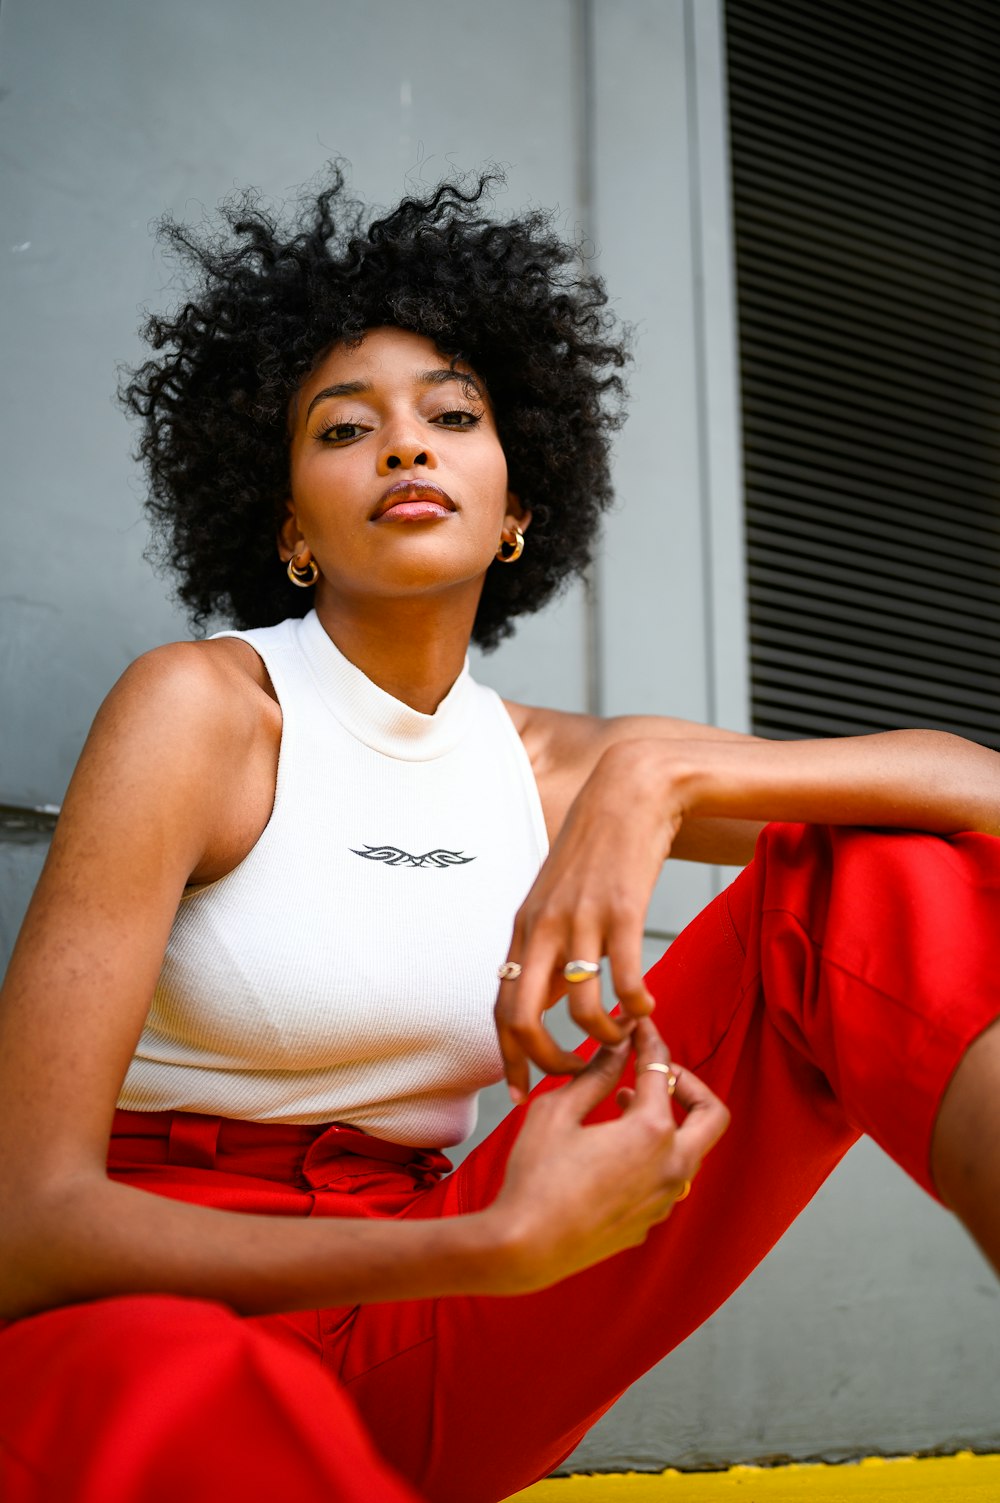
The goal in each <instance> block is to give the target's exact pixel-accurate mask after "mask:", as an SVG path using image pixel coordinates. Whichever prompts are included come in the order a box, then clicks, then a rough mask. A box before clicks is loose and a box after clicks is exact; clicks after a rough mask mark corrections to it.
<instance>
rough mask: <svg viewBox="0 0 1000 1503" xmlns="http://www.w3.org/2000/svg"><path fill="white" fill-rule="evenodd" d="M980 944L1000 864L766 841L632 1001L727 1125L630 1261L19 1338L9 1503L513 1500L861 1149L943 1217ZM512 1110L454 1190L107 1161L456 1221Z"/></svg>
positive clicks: (320, 1203) (2, 1491) (249, 1151)
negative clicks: (936, 1171)
mask: <svg viewBox="0 0 1000 1503" xmlns="http://www.w3.org/2000/svg"><path fill="white" fill-rule="evenodd" d="M998 933H1000V840H994V839H992V838H991V837H988V836H983V835H961V836H955V837H952V838H949V839H940V838H937V837H934V836H927V835H916V834H909V833H892V834H876V833H871V832H862V831H854V830H829V829H826V828H806V827H802V826H798V825H781V826H771V827H770V828H769V829H768V830H766V831H765V833H764V835H763V836H762V837H761V841H760V844H759V846H758V851H757V856H756V859H755V860H754V862H753V864H752V865H751V866H750V867H748V868H747V870H746V871H745V872H744V873H743V874H742V875H741V876H740V877H739V878H738V879H737V880H736V882H735V883H734V884H733V886H732V887H731V888H730V889H729V890H728V892H726V893H724V894H723V895H722V896H721V897H720V898H718V899H716V901H715V902H713V903H712V904H710V906H709V907H708V908H707V909H706V910H705V911H704V912H703V913H702V914H701V915H700V916H699V917H698V918H697V919H696V920H695V921H694V923H692V924H691V925H690V926H689V927H688V928H687V929H686V930H685V931H684V933H683V934H682V935H681V936H680V938H679V939H678V940H676V941H675V943H674V944H673V945H672V946H671V948H670V949H669V950H668V952H667V953H666V955H665V956H664V957H663V959H662V960H661V961H660V962H659V964H658V965H656V966H655V967H654V969H653V971H652V972H651V974H650V977H649V984H650V986H651V988H652V991H653V993H654V995H655V996H656V997H657V1011H656V1020H657V1023H658V1024H659V1026H660V1028H661V1030H662V1032H663V1034H664V1037H665V1038H666V1040H667V1042H668V1044H669V1045H670V1048H671V1050H672V1051H673V1055H674V1057H675V1059H677V1060H678V1061H679V1062H680V1063H681V1064H683V1065H686V1066H689V1067H690V1068H691V1069H693V1070H695V1071H696V1072H697V1073H698V1074H699V1075H700V1076H701V1078H702V1079H703V1080H705V1081H706V1082H707V1083H708V1084H709V1085H710V1086H711V1087H712V1088H713V1089H714V1090H715V1091H716V1092H717V1093H718V1094H719V1095H720V1096H721V1097H722V1098H723V1099H724V1100H725V1101H727V1102H728V1104H729V1106H730V1109H731V1112H732V1125H731V1127H730V1129H729V1132H728V1133H727V1134H726V1136H725V1137H724V1138H723V1139H722V1141H721V1142H720V1143H719V1145H718V1146H717V1147H716V1148H715V1149H714V1150H713V1151H712V1153H711V1154H710V1155H709V1157H708V1158H707V1160H706V1161H705V1164H704V1166H703V1168H702V1170H701V1172H700V1173H699V1175H698V1177H697V1178H696V1180H695V1182H694V1187H693V1190H692V1193H691V1195H690V1198H689V1199H687V1200H685V1201H683V1202H681V1203H679V1204H678V1205H677V1206H676V1208H675V1210H674V1212H673V1213H672V1215H671V1216H670V1218H669V1219H668V1220H667V1221H666V1222H664V1223H663V1224H661V1225H660V1226H658V1227H656V1228H654V1229H653V1230H652V1232H651V1233H650V1235H649V1237H648V1238H647V1240H646V1242H645V1243H644V1244H643V1246H642V1247H639V1248H636V1249H633V1250H631V1251H629V1252H625V1253H621V1254H619V1255H618V1256H617V1257H615V1258H613V1259H610V1260H608V1261H607V1262H605V1263H603V1264H599V1265H598V1266H597V1267H594V1268H591V1269H588V1270H587V1271H586V1272H584V1273H580V1274H577V1275H574V1276H573V1277H572V1278H569V1279H567V1280H565V1281H564V1282H563V1283H561V1284H559V1285H557V1286H555V1287H554V1288H552V1289H548V1290H545V1291H544V1292H542V1293H539V1294H534V1295H529V1296H521V1297H517V1298H483V1297H478V1298H460V1297H455V1298H449V1299H439V1300H422V1301H421V1300H415V1301H410V1302H405V1301H403V1302H399V1303H393V1304H384V1305H368V1306H365V1307H362V1308H354V1309H346V1308H345V1309H330V1310H319V1311H310V1312H305V1313H296V1314H290V1315H276V1316H268V1317H265V1318H251V1319H245V1318H241V1317H239V1316H237V1315H236V1314H235V1313H234V1312H233V1311H231V1310H229V1309H228V1308H227V1307H225V1306H223V1305H220V1304H216V1303H213V1302H209V1301H204V1300H199V1299H193V1298H192V1299H185V1298H177V1297H172V1296H164V1295H148V1296H141V1297H136V1296H126V1297H120V1298H117V1299H110V1300H101V1301H96V1302H94V1303H92V1304H87V1305H77V1306H71V1307H66V1308H63V1309H57V1310H52V1311H49V1312H47V1313H45V1314H42V1315H37V1316H33V1317H30V1318H28V1319H25V1320H21V1321H18V1322H15V1323H13V1324H11V1325H9V1326H8V1327H7V1328H6V1330H5V1331H3V1333H2V1334H0V1496H2V1497H3V1498H4V1500H5V1503H56V1500H58V1503H168V1500H169V1503H176V1500H177V1499H178V1498H183V1499H184V1500H185V1503H209V1500H211V1503H219V1500H220V1499H225V1498H228V1497H234V1498H240V1499H241V1500H257V1499H261V1500H263V1499H268V1500H270V1499H272V1498H273V1497H274V1496H276V1495H278V1496H282V1497H283V1498H287V1499H289V1500H294V1503H298V1500H303V1503H304V1500H313V1499H315V1500H320V1499H323V1500H325V1503H331V1500H338V1503H377V1500H383V1503H405V1500H408V1503H413V1500H415V1499H416V1498H418V1497H424V1498H427V1499H432V1500H435V1503H487V1500H493V1499H499V1498H503V1497H506V1496H507V1495H508V1494H509V1493H511V1492H514V1491H516V1490H517V1489H519V1488H522V1487H525V1486H527V1485H528V1484H529V1483H530V1482H532V1481H533V1480H535V1479H536V1478H538V1477H540V1476H543V1475H545V1474H546V1473H547V1472H548V1471H550V1470H551V1469H552V1468H553V1467H555V1466H556V1465H557V1464H558V1462H560V1461H561V1460H562V1459H563V1458H564V1457H565V1456H566V1455H567V1454H568V1453H569V1452H570V1451H571V1450H572V1449H573V1448H574V1446H575V1445H576V1444H577V1442H578V1441H579V1440H580V1438H581V1437H582V1436H583V1434H584V1433H585V1432H586V1431H587V1429H588V1428H589V1427H590V1426H591V1425H593V1423H594V1422H595V1420H597V1419H598V1418H599V1416H600V1415H601V1414H602V1413H603V1412H604V1411H605V1410H606V1409H607V1408H608V1407H609V1405H611V1404H612V1403H613V1402H614V1400H615V1399H616V1398H617V1397H618V1395H619V1394H620V1393H621V1392H622V1391H623V1390H624V1389H625V1388H626V1387H628V1385H629V1384H630V1383H632V1382H634V1380H635V1379H636V1378H637V1377H639V1375H640V1374H641V1373H643V1372H645V1371H646V1370H647V1369H648V1368H649V1367H651V1366H652V1365H653V1364H654V1363H655V1362H657V1361H658V1360H659V1359H660V1358H661V1357H662V1356H663V1355H664V1354H665V1353H666V1352H669V1351H670V1350H671V1348H673V1347H674V1346H676V1345H677V1343H678V1342H680V1341H682V1340H683V1339H684V1337H685V1336H686V1335H688V1333H689V1332H690V1331H692V1330H693V1329H694V1328H695V1327H696V1326H698V1325H699V1324H700V1323H701V1322H702V1321H704V1320H705V1319H706V1318H707V1317H708V1316H709V1315H710V1314H711V1313H712V1311H713V1310H715V1309H716V1308H717V1306H718V1305H720V1304H721V1303H722V1301H723V1300H725V1299H726V1297H727V1296H728V1295H729V1294H730V1293H731V1292H732V1291H733V1289H735V1288H736V1286H737V1285H738V1284H739V1283H740V1282H741V1281H742V1280H743V1279H744V1278H746V1276H747V1274H748V1273H749V1272H750V1271H751V1269H753V1267H754V1266H755V1265H756V1264H757V1263H758V1262H759V1260H760V1259H761V1258H762V1257H763V1256H764V1254H765V1253H766V1252H767V1251H768V1249H769V1248H770V1247H771V1246H772V1245H773V1244H774V1242H775V1241H776V1240H777V1238H778V1237H780V1236H781V1233H782V1232H783V1231H784V1229H785V1228H786V1227H787V1226H788V1224H789V1222H790V1221H791V1220H792V1219H793V1218H794V1216H795V1215H796V1214H797V1212H798V1211H799V1210H800V1209H801V1208H802V1207H803V1206H804V1205H805V1204H806V1202H807V1201H808V1200H809V1199H810V1197H811V1196H812V1195H813V1194H814V1192H815V1191H816V1189H817V1188H818V1186H819V1185H820V1183H821V1182H822V1181H823V1179H824V1178H825V1176H826V1175H827V1174H829V1172H830V1170H831V1169H832V1168H833V1167H834V1165H835V1164H836V1163H837V1161H838V1160H839V1159H840V1157H841V1156H842V1155H843V1153H844V1152H845V1150H846V1149H847V1148H848V1147H849V1146H850V1144H851V1143H852V1142H853V1141H854V1139H855V1138H856V1137H857V1135H858V1134H859V1133H860V1132H867V1133H869V1134H870V1135H871V1136H872V1137H873V1138H875V1139H876V1140H877V1141H878V1142H879V1143H880V1144H881V1145H882V1146H883V1147H884V1148H885V1149H886V1150H887V1151H888V1152H889V1153H890V1154H891V1155H892V1156H893V1157H894V1158H895V1159H896V1160H897V1161H898V1162H899V1163H900V1164H901V1165H902V1166H903V1168H905V1169H906V1170H907V1171H908V1172H909V1173H910V1174H911V1175H912V1176H913V1177H914V1178H915V1179H916V1180H918V1181H919V1183H920V1184H922V1185H923V1186H924V1187H925V1188H926V1189H928V1190H929V1191H930V1192H931V1193H932V1194H933V1193H934V1192H933V1185H932V1183H931V1179H930V1172H929V1167H928V1161H929V1151H930V1140H931V1133H932V1129H933V1125H934V1120H935V1115H936V1112H937V1108H938V1105H939V1103H940V1100H941V1096H942V1094H943V1092H944V1090H945V1087H946V1086H947V1084H948V1081H949V1079H950V1077H951V1075H952V1072H953V1071H954V1069H955V1067H956V1066H957V1064H958V1063H959V1061H960V1059H961V1057H962V1054H963V1053H964V1051H965V1050H966V1048H967V1047H968V1045H969V1044H970V1043H971V1042H972V1041H973V1040H974V1039H975V1037H976V1036H977V1035H978V1034H979V1033H980V1032H981V1031H982V1030H983V1029H984V1028H986V1027H987V1026H988V1025H989V1024H990V1023H991V1022H992V1021H993V1020H994V1019H995V1018H997V1017H998V1016H1000V979H998V976H1000V971H998V967H997V964H996V959H995V954H994V951H995V947H996V943H997V936H998ZM558 1088H559V1087H558V1082H553V1081H545V1082H543V1083H542V1085H541V1086H539V1087H538V1089H539V1090H543V1091H544V1090H551V1089H558ZM523 1110H524V1109H523V1108H522V1109H519V1110H516V1111H513V1112H511V1114H510V1115H509V1116H508V1117H507V1118H506V1120H505V1121H504V1122H503V1123H501V1125H500V1126H499V1127H498V1128H497V1129H496V1131H495V1132H494V1133H493V1134H492V1135H491V1136H490V1138H489V1139H487V1141H486V1142H484V1143H483V1144H481V1145H480V1146H479V1147H478V1148H476V1149H475V1150H474V1151H473V1152H472V1153H471V1154H470V1155H469V1157H468V1158H467V1159H466V1161H465V1162H464V1163H463V1164H462V1165H461V1166H460V1167H459V1168H458V1169H457V1170H455V1171H454V1172H452V1173H448V1172H447V1169H448V1164H447V1160H445V1159H444V1158H443V1156H442V1155H440V1154H437V1153H435V1152H423V1151H419V1150H411V1149H406V1148H401V1147H400V1146H398V1145H395V1144H390V1143H384V1142H381V1141H379V1140H377V1139H373V1138H370V1137H366V1136H365V1135H363V1134H359V1133H355V1132H352V1131H350V1130H348V1129H343V1128H337V1127H334V1128H327V1129H323V1128H322V1127H289V1126H273V1125H272V1126H269V1125H267V1124H264V1123H241V1122H234V1121H231V1120H228V1119H223V1120H220V1119H218V1118H212V1117H203V1116H196V1115H193V1114H185V1113H163V1114H141V1113H134V1112H123V1113H119V1116H118V1120H117V1123H116V1129H115V1136H114V1139H113V1141H112V1145H111V1155H110V1160H109V1164H110V1170H111V1173H112V1174H113V1175H114V1176H115V1177H117V1178H120V1179H122V1180H126V1181H127V1182H128V1183H130V1184H133V1185H138V1186H142V1187H143V1188H146V1189H148V1190H150V1191H153V1192H155V1193H157V1194H162V1195H169V1196H174V1197H176V1198H179V1199H182V1200H188V1201H195V1202H198V1203H199V1204H204V1205H213V1206H219V1207H225V1208H228V1209H231V1210H243V1211H254V1212H269V1213H272V1214H274V1215H276V1216H348V1217H350V1216H406V1215H412V1216H447V1215H453V1214H456V1213H458V1212H463V1211H470V1210H474V1209H476V1208H478V1207H480V1206H483V1205H486V1204H488V1203H489V1202H490V1201H491V1200H492V1199H493V1198H494V1196H495V1195H496V1193H497V1190H498V1188H499V1186H500V1184H501V1181H502V1178H503V1169H504V1163H505V1160H506V1157H507V1154H508V1152H509V1149H510V1146H511V1144H512V1142H513V1140H514V1138H515V1137H516V1134H517V1132H518V1128H519V1125H520V1123H521V1121H522V1118H523ZM614 1110H615V1107H614V1105H613V1103H612V1102H607V1103H605V1106H604V1107H603V1108H602V1109H601V1111H602V1112H603V1113H604V1114H606V1115H609V1114H611V1113H613V1112H614ZM598 1115H600V1113H598Z"/></svg>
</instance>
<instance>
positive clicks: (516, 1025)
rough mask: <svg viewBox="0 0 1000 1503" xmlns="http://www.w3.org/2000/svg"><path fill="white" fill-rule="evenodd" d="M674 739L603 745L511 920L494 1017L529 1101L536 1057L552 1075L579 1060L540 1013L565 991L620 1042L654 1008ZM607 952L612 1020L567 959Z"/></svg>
mask: <svg viewBox="0 0 1000 1503" xmlns="http://www.w3.org/2000/svg"><path fill="white" fill-rule="evenodd" d="M684 814H685V808H684V805H683V802H682V799H681V795H680V785H679V783H678V782H677V780H676V779H675V777H674V776H673V768H672V760H671V754H670V748H669V746H665V745H664V744H663V743H657V742H646V741H625V742H621V743H619V744H618V745H616V746H612V747H611V748H609V750H608V751H606V752H605V753H604V755H603V756H602V757H601V759H600V761H599V762H598V764H597V766H596V767H595V769H594V771H593V772H592V773H591V775H590V777H589V778H588V779H587V781H586V783H585V784H584V786H583V788H582V790H581V792H580V793H579V795H578V796H577V798H576V800H575V802H574V803H573V805H572V807H571V809H570V811H569V813H568V815H567V816H566V821H565V823H564V824H563V827H562V830H561V831H560V834H559V838H558V839H557V840H556V842H555V844H554V845H553V847H552V850H551V852H550V853H549V857H548V860H547V861H546V862H545V865H544V866H543V867H542V869H541V871H540V872H539V874H538V878H537V880H536V882H535V884H534V886H533V887H532V889H531V891H530V892H529V893H528V896H527V898H526V899H525V901H524V903H523V904H522V906H521V908H520V910H519V912H518V914H517V917H516V919H515V921H514V933H513V937H512V939H511V945H510V952H509V958H510V959H511V960H513V961H516V962H517V963H518V964H519V965H520V966H521V974H520V977H519V978H518V979H517V980H514V981H504V982H502V983H501V985H500V993H499V997H498V1000H497V1005H496V1013H495V1016H496V1024H497V1032H498V1035H499V1039H500V1048H501V1051H502V1053H503V1057H504V1068H505V1073H506V1076H507V1083H508V1085H509V1087H510V1093H511V1097H512V1098H513V1100H514V1101H515V1102H519V1101H523V1100H524V1099H525V1098H526V1096H527V1094H528V1088H529V1084H530V1082H529V1074H528V1061H529V1060H532V1061H533V1062H534V1063H535V1064H536V1065H538V1066H540V1068H541V1069H543V1070H546V1071H548V1072H549V1073H550V1074H554V1075H569V1074H576V1073H577V1072H578V1071H580V1070H582V1069H583V1061H582V1060H581V1059H580V1058H579V1057H578V1056H577V1055H575V1054H569V1053H567V1052H566V1051H565V1050H564V1049H561V1048H560V1047H559V1045H558V1044H557V1043H556V1042H555V1040H554V1039H553V1038H552V1037H551V1035H550V1034H549V1033H548V1032H547V1031H546V1029H545V1028H544V1026H543V1024H542V1016H543V1014H544V1012H545V1011H546V1009H547V1008H549V1007H551V1006H552V1005H553V1003H554V1002H556V1001H557V1000H558V998H559V997H561V996H563V995H564V994H567V993H568V998H569V1011H570V1016H571V1017H572V1018H573V1020H574V1022H576V1023H577V1024H578V1025H579V1027H580V1028H582V1029H583V1031H584V1032H585V1033H588V1034H589V1035H590V1036H591V1038H594V1039H597V1040H599V1041H600V1042H601V1043H602V1044H607V1045H614V1044H617V1043H619V1042H620V1041H621V1040H622V1039H624V1038H626V1037H627V1036H628V1033H629V1032H630V1031H631V1028H632V1026H633V1024H634V1020H635V1019H636V1018H641V1017H645V1016H646V1014H647V1013H649V1012H651V1011H652V1009H653V999H652V997H651V996H650V994H649V992H648V991H647V990H646V987H645V985H644V983H643V979H642V934H643V928H644V926H645V921H646V910H647V908H648V907H649V900H650V897H651V895H652V892H653V887H654V885H655V883H656V879H657V877H658V875H659V872H660V868H661V867H662V865H663V862H664V860H665V859H666V857H667V856H668V855H669V854H670V849H671V845H672V843H673V839H674V836H675V834H676V833H677V830H678V829H679V828H680V825H681V822H682V820H683V818H684ZM603 955H607V957H608V959H609V961H610V964H611V979H612V984H613V986H614V992H615V996H616V997H617V999H618V1001H619V1003H620V1004H621V1007H622V1011H623V1013H624V1014H625V1016H624V1019H622V1020H621V1021H616V1020H615V1019H614V1018H611V1017H609V1016H608V1014H607V1013H606V1012H605V1010H604V1008H603V1007H602V1006H601V986H600V980H599V978H597V977H595V978H594V979H593V980H590V981H577V982H573V983H572V984H568V983H567V982H566V980H565V978H564V977H563V974H562V970H563V966H564V965H566V963H567V961H569V960H594V961H596V960H599V959H600V958H601V956H603Z"/></svg>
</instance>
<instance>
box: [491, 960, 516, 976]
mask: <svg viewBox="0 0 1000 1503" xmlns="http://www.w3.org/2000/svg"><path fill="white" fill-rule="evenodd" d="M520 974H521V967H520V966H519V965H518V963H517V961H516V960H505V961H504V963H503V965H500V966H497V975H498V976H499V977H500V980H501V981H516V980H517V978H518V976H520Z"/></svg>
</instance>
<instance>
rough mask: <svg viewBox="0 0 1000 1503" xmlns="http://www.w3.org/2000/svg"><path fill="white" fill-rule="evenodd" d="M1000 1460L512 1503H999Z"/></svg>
mask: <svg viewBox="0 0 1000 1503" xmlns="http://www.w3.org/2000/svg"><path fill="white" fill-rule="evenodd" d="M998 1498H1000V1456H974V1455H973V1454H972V1453H971V1452H969V1451H963V1452H960V1453H959V1454H958V1455H957V1456H932V1457H922V1458H916V1457H912V1456H905V1457H899V1458H894V1459H891V1460H883V1459H882V1458H881V1457H870V1458H868V1459H866V1460H864V1461H861V1462H858V1463H855V1464H853V1465H845V1466H806V1465H795V1466H783V1467H751V1466H738V1467H733V1468H732V1469H731V1470H730V1471H727V1472H675V1471H669V1472H663V1473H661V1474H659V1475H658V1476H650V1475H649V1474H648V1473H639V1472H630V1473H627V1474H625V1475H618V1476H592V1477H564V1478H552V1479H550V1480H549V1481H547V1482H538V1483H536V1484H535V1486H534V1487H529V1488H527V1489H526V1491H524V1492H520V1493H516V1494H515V1495H514V1498H512V1499H510V1500H508V1503H730V1500H732V1503H855V1500H864V1503H876V1500H881V1499H885V1500H887V1503H891V1500H894V1499H906V1500H907V1503H912V1500H916V1503H996V1500H997V1499H998Z"/></svg>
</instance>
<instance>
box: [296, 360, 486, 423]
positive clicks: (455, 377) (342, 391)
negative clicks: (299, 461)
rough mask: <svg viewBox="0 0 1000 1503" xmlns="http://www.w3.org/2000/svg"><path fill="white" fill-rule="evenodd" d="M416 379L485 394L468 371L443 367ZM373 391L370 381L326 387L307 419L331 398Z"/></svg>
mask: <svg viewBox="0 0 1000 1503" xmlns="http://www.w3.org/2000/svg"><path fill="white" fill-rule="evenodd" d="M414 379H415V380H416V382H417V383H418V384H419V385H421V386H443V385H444V383H445V382H446V381H457V382H458V383H459V385H460V386H464V387H467V388H468V387H470V386H471V388H472V390H473V391H474V392H475V393H476V395H477V396H480V397H481V396H482V394H483V393H482V390H481V389H480V386H479V382H478V381H477V380H476V378H475V376H473V375H471V374H470V373H469V372H468V371H453V370H450V369H448V368H446V367H442V368H441V369H440V370H433V371H420V372H419V373H418V375H417V376H416V377H415V378H414ZM371 390H372V384H371V382H370V381H341V382H339V383H338V384H337V385H336V386H324V387H323V390H322V391H318V392H317V393H316V395H315V396H314V397H313V399H312V401H311V402H310V403H309V406H308V407H307V408H306V417H307V418H308V417H309V415H310V413H311V412H312V410H313V408H314V407H315V406H317V404H318V403H320V402H326V401H329V399H330V398H331V397H358V396H363V395H364V394H365V393H366V392H370V391H371Z"/></svg>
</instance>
